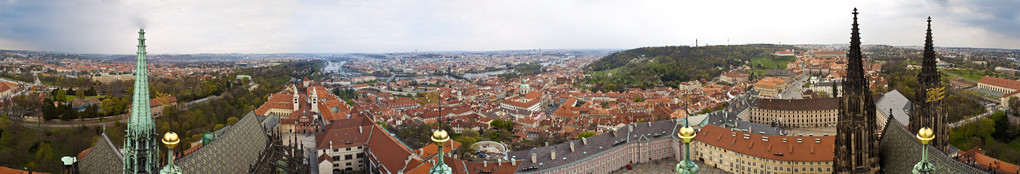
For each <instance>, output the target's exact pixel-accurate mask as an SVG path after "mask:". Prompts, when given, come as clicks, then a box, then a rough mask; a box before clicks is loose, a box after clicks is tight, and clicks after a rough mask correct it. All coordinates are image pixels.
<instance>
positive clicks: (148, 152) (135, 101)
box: [124, 29, 159, 173]
mask: <svg viewBox="0 0 1020 174" xmlns="http://www.w3.org/2000/svg"><path fill="white" fill-rule="evenodd" d="M135 62H136V63H135V89H134V93H133V95H132V99H131V119H130V122H128V125H127V126H128V128H127V134H126V135H124V173H155V172H157V170H158V165H159V164H158V163H159V161H158V160H159V135H158V134H156V124H155V123H154V122H153V121H152V114H151V112H150V111H149V109H150V108H149V82H148V81H149V78H148V77H149V72H148V71H149V70H148V66H147V65H146V64H145V30H142V29H139V30H138V59H137V60H136V61H135Z"/></svg>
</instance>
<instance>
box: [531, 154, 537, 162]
mask: <svg viewBox="0 0 1020 174" xmlns="http://www.w3.org/2000/svg"><path fill="white" fill-rule="evenodd" d="M531 163H538V155H535V152H532V153H531Z"/></svg>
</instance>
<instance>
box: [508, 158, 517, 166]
mask: <svg viewBox="0 0 1020 174" xmlns="http://www.w3.org/2000/svg"><path fill="white" fill-rule="evenodd" d="M510 165H512V166H516V165H517V157H516V156H514V157H510Z"/></svg>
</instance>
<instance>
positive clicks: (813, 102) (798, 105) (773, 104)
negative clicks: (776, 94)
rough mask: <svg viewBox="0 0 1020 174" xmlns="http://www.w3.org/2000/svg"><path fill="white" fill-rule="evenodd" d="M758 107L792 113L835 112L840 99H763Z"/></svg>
mask: <svg viewBox="0 0 1020 174" xmlns="http://www.w3.org/2000/svg"><path fill="white" fill-rule="evenodd" d="M757 107H758V108H760V109H771V110H790V111H813V110H835V109H839V98H815V99H761V100H760V101H758V105H757Z"/></svg>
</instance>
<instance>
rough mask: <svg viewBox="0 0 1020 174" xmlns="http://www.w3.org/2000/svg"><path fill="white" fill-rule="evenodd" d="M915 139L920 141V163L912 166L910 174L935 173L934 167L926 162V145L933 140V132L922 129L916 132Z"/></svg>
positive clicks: (929, 129)
mask: <svg viewBox="0 0 1020 174" xmlns="http://www.w3.org/2000/svg"><path fill="white" fill-rule="evenodd" d="M917 139H918V140H920V141H921V161H920V162H917V164H914V169H913V170H911V172H913V173H915V174H921V173H925V174H926V173H935V166H934V165H932V164H931V163H930V162H928V143H930V142H931V140H932V139H935V134H934V131H932V129H931V128H928V127H923V128H921V129H920V130H918V131H917Z"/></svg>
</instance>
